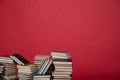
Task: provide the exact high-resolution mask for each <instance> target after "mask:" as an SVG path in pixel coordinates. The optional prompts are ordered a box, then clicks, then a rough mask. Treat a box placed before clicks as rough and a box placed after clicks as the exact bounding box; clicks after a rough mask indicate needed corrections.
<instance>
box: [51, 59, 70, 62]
mask: <svg viewBox="0 0 120 80" xmlns="http://www.w3.org/2000/svg"><path fill="white" fill-rule="evenodd" d="M53 61H56V62H57V61H58V62H72V59H54V60H53Z"/></svg>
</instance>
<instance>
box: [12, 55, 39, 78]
mask: <svg viewBox="0 0 120 80" xmlns="http://www.w3.org/2000/svg"><path fill="white" fill-rule="evenodd" d="M10 57H11V58H12V59H13V60H14V61H15V62H16V63H17V64H18V65H17V68H18V78H19V80H32V79H33V75H34V74H35V73H36V70H37V68H36V67H35V65H34V64H30V62H29V61H28V60H27V59H25V58H24V57H23V56H22V55H20V54H11V55H10Z"/></svg>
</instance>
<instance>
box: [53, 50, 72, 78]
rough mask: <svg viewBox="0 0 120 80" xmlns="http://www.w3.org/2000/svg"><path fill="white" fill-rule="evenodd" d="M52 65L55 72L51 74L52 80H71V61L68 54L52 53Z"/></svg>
mask: <svg viewBox="0 0 120 80" xmlns="http://www.w3.org/2000/svg"><path fill="white" fill-rule="evenodd" d="M51 56H52V58H53V64H54V68H55V70H54V71H53V73H52V76H53V80H71V79H72V77H71V76H72V59H71V58H70V54H69V53H68V52H60V51H52V52H51Z"/></svg>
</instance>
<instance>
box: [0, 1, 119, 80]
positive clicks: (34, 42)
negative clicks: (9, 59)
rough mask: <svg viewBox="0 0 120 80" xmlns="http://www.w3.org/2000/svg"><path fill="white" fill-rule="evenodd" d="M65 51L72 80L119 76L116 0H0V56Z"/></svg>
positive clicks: (29, 55)
mask: <svg viewBox="0 0 120 80" xmlns="http://www.w3.org/2000/svg"><path fill="white" fill-rule="evenodd" d="M52 50H62V51H64V50H65V51H69V52H70V53H71V57H72V59H73V70H74V72H73V80H103V79H105V80H108V79H109V80H110V79H111V80H119V79H120V0H0V55H9V54H10V53H13V52H18V53H21V54H22V55H23V56H24V57H25V58H27V59H28V60H29V61H31V63H33V58H34V56H35V55H37V54H47V55H50V52H51V51H52Z"/></svg>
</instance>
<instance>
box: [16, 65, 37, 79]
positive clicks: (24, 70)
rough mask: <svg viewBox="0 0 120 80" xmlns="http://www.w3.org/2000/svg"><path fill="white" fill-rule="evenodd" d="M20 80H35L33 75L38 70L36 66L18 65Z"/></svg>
mask: <svg viewBox="0 0 120 80" xmlns="http://www.w3.org/2000/svg"><path fill="white" fill-rule="evenodd" d="M17 68H18V78H19V80H33V75H34V74H35V73H36V71H37V68H36V67H35V65H34V64H28V65H24V66H23V65H17Z"/></svg>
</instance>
